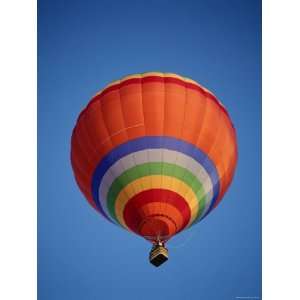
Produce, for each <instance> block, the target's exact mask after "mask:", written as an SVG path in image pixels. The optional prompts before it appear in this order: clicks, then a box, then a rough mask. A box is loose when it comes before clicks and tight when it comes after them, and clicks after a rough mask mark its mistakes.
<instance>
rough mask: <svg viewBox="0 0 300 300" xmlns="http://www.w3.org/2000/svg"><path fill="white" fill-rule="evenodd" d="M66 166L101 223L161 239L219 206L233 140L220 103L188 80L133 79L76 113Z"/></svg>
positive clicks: (233, 156)
mask: <svg viewBox="0 0 300 300" xmlns="http://www.w3.org/2000/svg"><path fill="white" fill-rule="evenodd" d="M71 161H72V167H73V170H74V174H75V178H76V181H77V183H78V185H79V187H80V189H81V191H82V192H83V193H84V195H85V196H86V198H87V199H88V201H89V203H90V204H91V205H92V206H93V207H94V208H95V209H96V210H98V211H99V212H100V213H101V214H102V215H103V216H104V217H105V218H107V219H108V220H109V221H111V222H113V223H115V224H117V225H120V226H122V227H124V228H125V229H127V230H129V231H132V232H134V233H136V234H138V235H141V236H143V237H145V238H146V239H148V240H150V241H153V242H155V241H158V240H162V241H167V240H168V239H170V238H171V237H172V236H173V235H175V234H177V233H178V232H180V231H181V230H183V229H185V228H188V227H189V226H191V225H193V224H195V223H197V222H199V221H200V220H201V219H203V218H204V217H205V216H206V215H207V214H209V213H210V212H211V210H212V209H213V208H215V207H216V206H217V205H218V204H219V202H220V201H221V199H222V197H223V195H224V193H225V192H226V190H227V188H228V186H229V184H230V183H231V181H232V177H233V174H234V170H235V167H236V162H237V143H236V134H235V130H234V127H233V125H232V123H231V121H230V118H229V115H228V113H227V111H226V110H225V108H224V107H223V105H222V104H221V103H220V102H219V101H218V100H217V99H216V97H215V96H214V95H213V94H212V93H211V92H209V91H208V90H206V89H205V88H203V87H201V86H200V85H199V84H198V83H196V82H195V81H193V80H191V79H187V78H183V77H180V76H178V75H176V74H169V73H145V74H138V75H132V76H128V77H125V78H124V79H122V80H120V81H116V82H113V83H112V84H110V85H108V86H107V87H106V88H105V89H104V90H102V91H101V92H99V93H97V94H96V95H95V96H94V98H93V99H92V100H91V101H90V103H89V104H88V105H87V107H86V108H85V109H84V110H83V111H82V113H81V114H80V116H79V118H78V120H77V124H76V126H75V128H74V130H73V135H72V147H71Z"/></svg>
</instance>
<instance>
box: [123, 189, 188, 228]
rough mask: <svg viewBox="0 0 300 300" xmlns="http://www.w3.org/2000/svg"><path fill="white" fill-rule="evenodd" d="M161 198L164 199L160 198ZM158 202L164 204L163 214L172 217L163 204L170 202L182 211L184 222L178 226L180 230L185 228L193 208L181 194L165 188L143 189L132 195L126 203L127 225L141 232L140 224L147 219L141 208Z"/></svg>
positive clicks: (125, 216)
mask: <svg viewBox="0 0 300 300" xmlns="http://www.w3.org/2000/svg"><path fill="white" fill-rule="evenodd" d="M159 199H164V200H163V201H162V200H159ZM152 202H158V203H161V204H162V212H161V214H162V215H165V216H167V217H168V218H170V219H172V216H170V215H168V211H167V210H166V211H163V204H164V203H168V204H171V205H173V206H174V207H176V208H177V209H178V211H180V212H181V215H182V219H183V224H182V226H181V228H178V231H180V230H181V229H183V228H184V227H185V226H186V225H187V224H188V222H189V221H190V218H191V210H190V207H189V206H188V204H187V202H186V201H185V200H184V198H183V197H181V196H180V195H179V194H177V193H175V192H173V191H170V190H164V189H151V190H147V191H143V192H141V193H138V194H136V195H135V196H134V197H132V198H131V199H130V200H129V201H128V202H127V204H126V206H125V209H124V212H123V216H124V220H125V223H126V225H127V226H128V227H129V228H130V229H131V230H132V231H134V232H136V233H137V234H139V226H140V224H141V222H143V220H144V219H145V217H147V216H144V215H143V213H142V212H141V210H140V208H141V207H143V206H144V205H145V204H147V203H152Z"/></svg>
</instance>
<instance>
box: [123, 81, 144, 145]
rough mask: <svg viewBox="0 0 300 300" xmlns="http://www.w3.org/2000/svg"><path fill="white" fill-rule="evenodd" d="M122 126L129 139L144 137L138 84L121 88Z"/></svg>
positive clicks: (139, 85) (141, 101)
mask: <svg viewBox="0 0 300 300" xmlns="http://www.w3.org/2000/svg"><path fill="white" fill-rule="evenodd" d="M120 97H121V105H122V111H123V117H124V125H125V128H126V131H127V134H128V138H129V139H134V138H138V137H142V136H144V135H145V125H144V113H143V99H142V86H141V84H140V83H137V84H130V85H125V86H121V88H120Z"/></svg>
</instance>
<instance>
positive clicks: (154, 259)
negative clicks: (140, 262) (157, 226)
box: [149, 243, 168, 267]
mask: <svg viewBox="0 0 300 300" xmlns="http://www.w3.org/2000/svg"><path fill="white" fill-rule="evenodd" d="M149 260H150V263H151V264H152V265H154V266H155V267H159V266H160V265H162V264H163V263H164V262H166V261H167V260H168V249H167V248H165V247H164V245H163V244H161V243H158V244H156V245H154V246H153V247H152V249H151V251H150V255H149Z"/></svg>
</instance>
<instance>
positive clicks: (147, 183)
mask: <svg viewBox="0 0 300 300" xmlns="http://www.w3.org/2000/svg"><path fill="white" fill-rule="evenodd" d="M155 188H157V189H158V188H162V189H166V190H171V191H174V192H175V193H177V194H179V195H180V196H181V197H183V198H184V199H185V201H186V202H187V204H188V205H189V207H190V210H191V219H190V221H189V223H188V224H187V226H186V227H188V226H189V225H190V224H191V223H192V222H193V221H194V219H195V218H196V216H197V212H198V207H199V203H198V199H197V196H196V194H195V193H194V191H193V190H192V189H191V188H190V187H189V186H188V185H187V184H186V183H184V182H183V181H181V180H179V179H177V178H175V177H171V176H164V175H152V176H145V177H142V178H139V179H137V180H135V181H132V182H131V183H130V184H128V185H127V186H126V187H125V188H124V189H123V190H122V191H121V192H120V193H119V195H118V196H117V199H116V203H115V212H116V216H117V218H118V220H119V222H120V223H121V224H122V225H123V226H124V227H125V228H127V229H128V227H127V226H126V224H125V220H124V218H123V211H124V208H125V206H126V203H127V202H128V201H129V199H131V198H132V197H133V196H135V195H136V194H138V193H140V192H142V191H145V190H150V189H155ZM162 204H163V202H162ZM128 230H129V229H128Z"/></svg>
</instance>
